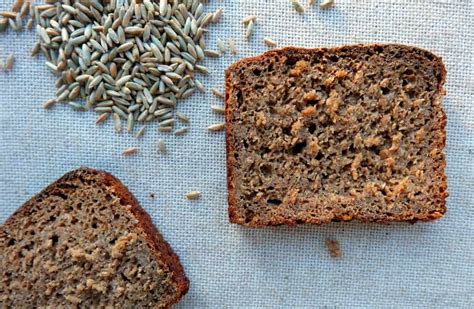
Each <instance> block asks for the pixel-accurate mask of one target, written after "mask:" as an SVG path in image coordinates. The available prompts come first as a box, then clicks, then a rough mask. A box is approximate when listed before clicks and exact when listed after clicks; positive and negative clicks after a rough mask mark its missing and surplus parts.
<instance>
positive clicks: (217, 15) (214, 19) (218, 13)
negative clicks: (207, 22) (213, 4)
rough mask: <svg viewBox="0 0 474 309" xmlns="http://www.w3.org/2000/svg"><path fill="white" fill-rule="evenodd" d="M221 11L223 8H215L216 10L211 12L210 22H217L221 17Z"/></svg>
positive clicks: (222, 11)
mask: <svg viewBox="0 0 474 309" xmlns="http://www.w3.org/2000/svg"><path fill="white" fill-rule="evenodd" d="M222 13H224V9H217V10H216V12H215V13H214V14H212V22H213V23H217V22H218V21H219V20H220V19H221V17H222Z"/></svg>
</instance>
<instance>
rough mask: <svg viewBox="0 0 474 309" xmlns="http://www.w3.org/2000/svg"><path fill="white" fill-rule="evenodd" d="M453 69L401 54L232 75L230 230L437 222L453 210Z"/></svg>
mask: <svg viewBox="0 0 474 309" xmlns="http://www.w3.org/2000/svg"><path fill="white" fill-rule="evenodd" d="M445 75H446V71H445V68H444V65H443V63H442V60H441V58H439V57H437V56H435V55H433V54H432V53H430V52H428V51H425V50H422V49H419V48H416V47H410V46H403V45H392V44H389V45H355V46H343V47H339V48H321V49H304V48H291V47H290V48H284V49H280V50H273V51H269V52H266V53H265V54H263V55H261V56H258V57H254V58H248V59H243V60H240V61H238V62H237V63H235V64H234V65H232V66H231V67H230V68H229V69H228V70H227V71H226V141H227V169H228V171H227V172H228V176H227V177H228V178H227V181H228V194H229V196H228V201H229V216H230V221H231V222H233V223H238V224H241V225H246V226H252V227H261V226H267V225H280V224H287V225H294V224H297V223H314V224H321V223H327V222H331V221H349V220H353V219H357V220H360V221H365V222H381V223H386V222H390V221H410V222H414V221H417V220H425V221H426V220H433V219H437V218H440V217H442V216H443V214H444V213H445V212H446V206H445V200H446V197H447V195H448V194H447V192H446V176H445V173H444V168H445V157H444V154H443V150H444V146H445V137H446V133H445V126H446V116H445V113H444V111H443V109H442V106H441V97H442V95H444V90H443V84H444V80H445Z"/></svg>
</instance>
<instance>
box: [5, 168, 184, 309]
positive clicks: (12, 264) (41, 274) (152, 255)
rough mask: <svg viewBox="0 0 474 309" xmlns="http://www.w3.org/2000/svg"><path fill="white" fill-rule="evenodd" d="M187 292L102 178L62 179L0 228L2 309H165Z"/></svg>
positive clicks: (122, 193) (129, 200) (158, 239)
mask: <svg viewBox="0 0 474 309" xmlns="http://www.w3.org/2000/svg"><path fill="white" fill-rule="evenodd" d="M187 290H188V280H187V278H186V276H185V274H184V271H183V267H182V266H181V264H180V262H179V259H178V257H177V256H176V254H175V253H173V251H172V250H171V247H170V246H169V245H168V244H167V243H166V242H165V240H163V238H162V236H161V235H160V234H159V233H158V231H157V230H156V229H155V227H154V226H153V224H152V222H151V219H150V217H149V216H148V214H146V213H145V211H144V210H143V209H142V208H141V207H140V206H139V205H138V202H137V201H136V200H135V198H134V197H133V196H132V194H131V193H130V192H129V191H128V190H127V188H126V187H125V186H124V185H123V184H122V183H121V182H120V181H119V180H118V179H116V178H114V177H113V176H112V175H110V174H108V173H106V172H102V171H96V170H93V169H87V168H81V169H78V170H76V171H73V172H70V173H68V174H66V175H65V176H63V177H62V178H61V179H59V180H57V181H56V182H54V183H53V184H51V185H50V186H48V187H47V188H46V189H45V190H43V191H42V192H41V193H39V194H38V195H36V196H35V197H33V198H32V199H31V200H30V201H28V202H27V203H25V204H24V205H23V206H22V207H21V208H20V209H19V210H18V211H17V212H15V213H14V214H13V215H12V216H11V217H10V218H9V219H8V220H7V221H6V222H5V224H3V225H2V226H0V305H1V306H0V307H2V308H4V307H6V308H17V307H31V308H35V307H51V308H64V307H74V306H80V307H84V308H91V307H106V306H108V307H120V308H142V307H147V308H148V307H151V308H169V307H170V306H171V305H172V304H174V303H176V302H178V301H179V299H180V298H181V297H182V296H183V295H184V294H185V293H186V292H187Z"/></svg>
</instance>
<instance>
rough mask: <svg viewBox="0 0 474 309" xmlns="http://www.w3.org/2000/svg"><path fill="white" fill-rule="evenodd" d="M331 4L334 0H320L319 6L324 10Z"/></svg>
mask: <svg viewBox="0 0 474 309" xmlns="http://www.w3.org/2000/svg"><path fill="white" fill-rule="evenodd" d="M333 5H334V0H322V2H321V4H320V5H319V7H320V8H321V9H323V10H326V9H329V8H330V7H331V6H333Z"/></svg>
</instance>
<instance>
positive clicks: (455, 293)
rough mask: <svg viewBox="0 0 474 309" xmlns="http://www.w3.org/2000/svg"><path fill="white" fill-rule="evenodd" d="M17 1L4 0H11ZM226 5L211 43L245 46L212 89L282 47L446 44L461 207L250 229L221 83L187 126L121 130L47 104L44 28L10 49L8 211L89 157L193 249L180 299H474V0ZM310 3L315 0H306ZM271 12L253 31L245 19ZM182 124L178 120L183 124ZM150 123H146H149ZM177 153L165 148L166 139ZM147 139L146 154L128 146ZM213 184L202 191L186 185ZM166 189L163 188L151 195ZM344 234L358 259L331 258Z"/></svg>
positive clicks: (186, 303) (174, 239)
mask: <svg viewBox="0 0 474 309" xmlns="http://www.w3.org/2000/svg"><path fill="white" fill-rule="evenodd" d="M11 2H13V1H12V0H0V9H7V8H9V7H10V5H11ZM302 2H303V3H305V1H304V0H302ZM208 3H209V4H208V5H206V10H208V11H213V10H215V9H216V8H218V7H223V8H224V14H223V16H222V19H221V22H220V23H219V24H217V25H212V26H210V27H209V30H210V32H209V35H208V37H207V42H208V45H209V47H210V48H213V49H216V48H217V47H216V39H217V37H220V38H221V39H223V40H224V41H227V39H228V38H229V37H232V38H233V39H234V40H235V42H236V45H237V48H238V55H236V56H234V55H231V54H230V53H229V52H227V53H226V54H225V55H224V56H223V57H220V58H217V59H208V60H206V61H205V63H204V64H205V65H206V66H207V67H208V68H209V70H210V74H209V75H208V76H199V77H200V79H201V80H202V81H203V83H204V84H205V85H206V87H207V88H208V89H210V88H211V87H217V88H218V89H221V90H223V86H224V69H225V68H226V67H227V66H228V65H229V64H231V63H232V62H234V61H236V60H237V59H239V58H241V57H246V56H252V55H257V54H259V53H261V52H263V51H265V50H266V49H267V47H266V46H265V45H264V44H263V37H270V38H272V39H274V40H276V41H277V42H278V43H279V46H285V45H296V46H306V47H321V46H336V45H341V44H352V43H372V42H396V43H406V44H413V45H416V46H419V47H423V48H426V49H428V50H430V51H432V52H434V53H436V54H438V55H440V56H441V57H442V58H443V60H444V62H445V64H446V67H447V70H448V77H447V83H446V90H447V95H446V97H445V100H444V106H445V109H446V113H447V115H448V126H447V130H448V138H447V147H446V154H447V161H448V164H447V169H446V171H447V174H448V177H449V179H448V183H449V187H448V188H449V194H450V196H449V198H448V213H447V214H446V216H445V217H444V218H443V219H441V220H439V221H436V222H433V223H418V224H415V225H409V224H392V225H388V226H384V225H364V224H360V223H345V224H343V223H336V224H330V225H326V226H299V227H295V228H287V227H279V228H267V229H259V230H256V229H247V228H242V227H239V226H235V225H230V224H229V223H228V220H227V210H226V208H227V201H226V170H225V143H224V133H223V132H219V133H210V132H207V131H206V129H205V128H206V127H207V126H208V125H210V124H213V123H216V122H221V121H223V118H222V116H220V115H216V114H214V113H212V112H211V110H210V108H209V106H210V105H218V104H223V102H222V101H221V100H220V99H218V98H216V97H215V96H213V95H212V94H211V93H210V91H209V90H208V91H207V92H206V94H199V93H198V94H195V95H194V96H192V97H191V98H189V99H188V100H186V101H183V102H181V103H179V105H178V110H179V111H181V112H183V113H185V114H186V115H188V116H189V117H190V119H191V123H190V132H189V133H188V134H186V135H184V136H180V137H175V136H173V135H170V134H165V133H159V132H158V131H157V125H156V124H152V125H148V127H147V131H146V133H145V136H144V138H143V139H141V140H137V139H135V137H134V136H133V135H130V134H127V133H122V134H116V133H114V131H113V129H112V124H111V120H110V119H109V120H108V121H107V122H106V123H105V124H104V125H101V126H96V125H95V124H94V122H95V118H96V115H95V114H94V113H93V112H82V113H81V112H73V111H72V110H71V109H70V108H68V107H67V106H63V105H58V106H55V107H54V108H52V109H51V110H48V111H45V110H44V109H42V107H41V105H42V103H43V102H44V101H46V100H47V99H49V98H52V97H54V91H55V88H54V77H53V75H52V74H51V73H50V72H49V71H48V70H47V68H46V66H45V65H44V58H43V57H39V58H32V57H30V56H29V53H30V48H31V46H32V45H33V43H34V42H35V40H36V38H35V36H36V35H35V33H34V31H26V32H20V33H14V32H12V31H10V30H9V31H8V32H7V33H3V34H0V58H1V59H2V60H4V59H5V58H6V56H7V55H8V54H9V53H14V55H15V58H16V61H15V65H14V69H13V71H12V72H11V73H5V72H0V90H1V92H0V222H4V220H5V219H6V218H7V217H8V216H9V215H10V214H11V213H13V211H14V210H15V209H16V208H17V207H19V206H20V205H21V204H22V203H23V202H25V201H26V200H27V199H29V198H30V197H31V196H33V195H34V194H35V193H37V192H39V191H40V190H41V189H42V188H44V187H45V186H46V185H47V184H49V183H50V182H52V181H53V180H55V179H57V178H58V177H60V176H61V175H63V174H64V173H66V172H68V171H70V170H72V169H75V168H77V167H79V166H81V165H86V166H90V167H93V168H98V169H104V170H107V171H109V172H111V173H112V174H114V175H115V176H117V177H118V178H120V179H121V180H122V181H123V182H124V183H125V184H126V185H127V186H128V188H129V189H130V191H131V192H133V194H134V195H135V196H136V197H137V199H138V200H139V202H140V204H141V205H142V206H143V207H144V208H145V209H146V210H147V212H148V213H149V214H150V215H151V217H152V218H153V221H154V223H155V224H156V225H157V226H158V228H159V229H160V230H161V232H162V233H163V235H164V236H165V238H166V239H167V240H168V241H169V242H170V244H171V245H172V246H173V248H174V249H175V251H176V252H177V253H178V254H179V256H180V257H181V261H182V263H183V265H184V267H185V269H186V272H187V275H188V277H189V279H190V281H191V288H190V290H189V293H188V294H187V295H186V296H185V298H184V299H183V301H182V302H181V303H180V305H179V306H178V308H314V307H331V308H332V307H377V308H387V307H405V308H413V307H417V308H435V307H437V308H447V307H453V308H456V307H458V308H460V307H462V308H474V242H473V238H474V200H473V197H474V176H473V175H474V163H473V162H474V68H473V58H474V53H473V52H474V22H473V21H474V8H473V1H469V0H453V1H448V0H443V1H428V0H426V1H415V0H411V1H387V0H382V1H378V0H377V1H375V0H373V1H360V0H357V1H356V0H351V1H349V0H336V4H335V6H334V8H332V9H329V10H326V11H322V10H320V9H319V8H318V7H317V6H315V7H311V8H309V9H307V10H306V12H305V13H304V14H298V13H297V12H295V10H294V9H293V8H292V6H291V3H290V1H289V0H278V1H276V0H275V1H271V0H267V1H264V0H259V1H251V0H246V1H244V0H239V1H230V0H228V1H218V0H214V1H208ZM305 5H306V4H305ZM250 14H255V15H256V16H257V21H256V24H255V34H254V35H253V36H252V38H251V40H250V42H247V41H246V40H245V28H244V26H243V25H242V23H241V19H242V18H243V17H244V16H246V15H250ZM181 126H182V124H179V125H178V126H177V127H181ZM135 132H136V131H135ZM159 138H163V139H164V140H165V141H166V144H167V148H168V153H167V154H166V155H159V154H158V153H157V147H156V141H157V140H158V139H159ZM131 146H136V147H139V148H140V150H139V153H138V154H137V155H136V156H132V157H124V156H122V155H121V153H122V151H123V149H125V148H126V147H131ZM191 190H199V191H201V192H202V197H201V199H199V200H197V201H188V200H186V199H185V197H184V196H185V193H186V192H188V191H191ZM150 193H154V194H155V195H156V198H155V199H151V198H150V197H149V194H150ZM326 238H331V239H336V240H338V241H339V242H340V244H341V247H342V250H343V252H344V256H343V257H342V258H340V259H332V258H330V256H329V254H328V252H327V250H326V248H325V245H324V240H325V239H326Z"/></svg>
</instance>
